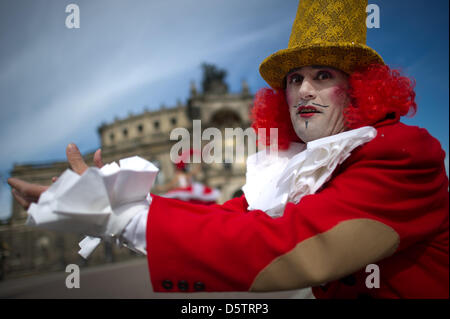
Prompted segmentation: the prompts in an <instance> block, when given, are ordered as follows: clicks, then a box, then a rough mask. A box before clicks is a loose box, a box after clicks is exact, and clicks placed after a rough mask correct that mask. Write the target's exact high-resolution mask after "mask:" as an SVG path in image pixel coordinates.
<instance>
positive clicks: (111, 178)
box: [27, 156, 158, 258]
mask: <svg viewBox="0 0 450 319" xmlns="http://www.w3.org/2000/svg"><path fill="white" fill-rule="evenodd" d="M119 163H120V166H119V165H117V163H115V162H114V163H111V164H107V165H105V166H103V167H102V168H101V169H98V168H95V167H90V168H88V169H87V170H86V171H85V172H84V173H83V175H81V176H80V175H78V174H76V173H74V172H73V171H72V170H70V169H67V170H66V171H65V172H64V173H63V174H62V175H61V176H60V177H59V178H58V180H57V181H56V182H55V183H54V184H52V185H51V186H50V187H49V188H48V189H47V190H46V191H45V192H44V193H42V194H41V196H40V198H39V201H38V202H37V204H34V203H33V204H31V206H30V208H29V209H28V219H27V225H31V226H38V227H41V228H46V229H50V230H57V231H64V232H75V233H81V234H85V235H88V237H86V238H85V239H83V240H82V241H81V242H80V243H79V245H80V247H81V250H80V251H79V254H80V255H82V256H83V257H84V258H87V257H88V256H89V255H90V254H91V253H92V252H93V251H94V249H95V248H96V247H97V246H98V245H99V244H100V241H101V238H104V239H111V238H117V237H118V236H119V235H120V234H121V232H122V231H123V229H124V228H125V226H126V225H127V224H128V222H129V221H130V220H131V218H132V217H133V216H135V215H136V214H138V213H139V212H142V211H143V210H147V211H148V207H149V205H150V202H151V197H150V196H148V193H149V191H150V189H151V187H152V186H153V183H154V181H155V178H156V175H157V174H158V168H157V167H156V166H154V165H153V164H152V163H150V162H149V161H146V160H145V159H143V158H141V157H138V156H133V157H129V158H125V159H122V160H120V162H119Z"/></svg>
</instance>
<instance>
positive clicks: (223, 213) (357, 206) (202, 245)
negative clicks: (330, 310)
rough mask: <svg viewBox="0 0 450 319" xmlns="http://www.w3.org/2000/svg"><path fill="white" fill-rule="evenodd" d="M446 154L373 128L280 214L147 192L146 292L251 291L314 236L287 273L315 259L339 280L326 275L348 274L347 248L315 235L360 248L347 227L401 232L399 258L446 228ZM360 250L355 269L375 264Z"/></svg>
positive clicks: (409, 133)
mask: <svg viewBox="0 0 450 319" xmlns="http://www.w3.org/2000/svg"><path fill="white" fill-rule="evenodd" d="M425 149H426V151H425ZM443 158H444V153H443V151H442V149H441V147H440V144H439V142H437V141H436V140H435V139H434V138H432V137H431V136H430V135H429V134H428V133H427V132H426V131H425V130H421V129H418V128H415V127H408V126H405V125H403V124H400V123H399V124H397V125H389V126H386V127H382V128H379V129H378V135H377V137H376V138H375V139H374V140H373V141H371V142H369V143H367V144H366V145H364V146H362V147H360V148H358V149H357V150H355V151H354V153H353V154H352V155H351V156H350V157H349V158H348V159H347V160H346V161H345V162H344V163H343V164H342V165H341V166H340V167H339V168H338V169H337V171H336V172H335V174H334V176H333V178H332V179H331V180H330V181H329V182H328V183H327V184H326V185H325V186H324V187H323V188H322V190H320V191H319V192H318V193H316V194H314V195H309V196H305V197H304V198H303V199H302V200H301V201H300V203H298V204H292V203H288V204H287V205H286V208H285V211H284V215H283V216H282V217H280V218H276V219H273V218H271V217H269V216H268V215H267V214H265V213H264V212H262V211H257V210H254V211H247V206H248V205H247V202H246V201H245V198H244V197H241V198H238V199H233V200H231V201H229V202H227V203H225V204H224V205H212V206H202V205H193V204H190V203H185V202H181V201H176V200H171V199H166V198H162V197H158V196H153V201H152V204H151V206H150V211H149V218H148V225H147V251H148V254H147V255H148V263H149V270H150V277H151V280H152V284H153V288H154V290H155V291H162V292H166V291H197V290H202V289H205V290H206V291H248V290H249V289H250V288H251V287H252V285H254V283H255V279H256V278H257V277H258V276H261V273H262V272H263V270H264V271H265V269H267V268H268V266H269V265H273V264H274V262H276V261H277V260H281V259H279V258H280V257H283V256H285V255H288V254H290V253H291V252H293V251H295V249H296V248H297V247H300V246H301V245H302V244H303V243H307V242H308V243H309V242H311V239H312V238H315V239H318V240H316V243H317V242H319V245H318V246H317V245H316V246H314V247H316V248H315V249H314V250H313V251H312V253H311V249H309V255H308V254H304V253H303V252H304V251H307V250H303V251H302V253H301V254H304V255H301V254H300V255H299V256H302V257H301V258H297V260H296V261H295V265H294V266H295V267H296V268H297V269H294V272H293V273H294V274H295V273H296V271H297V270H298V269H301V268H302V267H306V266H307V264H308V263H311V260H313V261H314V262H315V263H319V264H322V265H326V264H330V265H335V268H336V269H335V270H336V278H332V274H331V277H330V278H329V279H337V278H338V277H339V276H341V275H345V273H342V272H340V269H339V267H344V266H342V265H343V264H344V261H345V259H346V258H348V255H346V254H348V252H347V251H346V250H345V248H346V247H337V249H336V247H334V246H333V245H339V244H341V245H342V243H339V242H338V240H336V242H338V243H334V241H332V242H329V241H328V242H327V240H322V241H321V238H322V237H320V235H322V234H326V233H327V232H330V231H331V232H334V230H336V232H346V234H345V236H341V235H339V236H337V237H336V238H345V240H344V241H343V242H344V243H345V244H346V245H349V243H350V244H351V243H353V242H354V243H355V245H358V239H359V238H361V237H364V228H362V229H361V230H362V232H361V230H359V232H358V231H355V232H354V233H352V231H353V230H352V229H355V227H357V226H355V227H353V226H352V227H350V228H349V227H343V226H344V225H345V222H346V221H355V225H359V224H360V223H359V221H362V224H364V225H366V224H367V223H365V221H367V220H369V221H376V222H378V223H379V224H381V225H385V226H386V229H390V230H392V232H393V233H395V234H396V235H397V236H398V238H399V245H398V246H396V247H394V249H393V250H392V252H394V251H396V253H399V252H401V251H402V250H404V249H406V248H408V247H410V246H411V245H415V244H416V243H417V242H419V241H422V240H424V239H425V238H427V237H430V236H433V234H435V233H437V232H442V231H443V230H445V229H446V228H447V231H448V179H447V177H446V175H445V170H444V166H443ZM356 222H358V223H356ZM369 224H370V223H369ZM377 225H378V224H377ZM340 226H342V227H340ZM358 227H359V226H358ZM364 227H368V226H364ZM369 227H370V226H369ZM377 227H378V226H377ZM343 229H344V230H343ZM348 229H350V231H349V230H348ZM383 231H385V230H383ZM369 233H370V232H369ZM374 234H376V232H375V233H374ZM352 236H353V237H352ZM323 238H325V237H323ZM349 238H350V240H351V241H349ZM308 240H309V241H308ZM380 240H381V238H380ZM375 241H376V240H373V242H375ZM304 246H307V245H306V244H305V245H304ZM366 246H367V247H362V248H361V249H360V250H359V254H361V251H362V252H363V253H362V254H364V252H365V251H367V256H369V257H368V259H367V258H365V256H360V257H361V265H359V266H358V267H363V266H365V265H366V264H369V263H372V262H376V261H378V260H371V258H372V259H374V258H375V257H374V256H373V255H371V254H370V251H371V249H372V248H373V247H371V246H370V245H369V244H366ZM317 247H319V248H317ZM349 247H351V245H350V246H349ZM356 248H358V247H356ZM349 249H350V248H349ZM336 251H337V253H336ZM339 252H341V253H339ZM355 254H358V253H355ZM447 255H448V248H447ZM327 256H330V257H329V258H328V257H327ZM332 256H333V257H332ZM377 256H378V257H377V258H380V256H381V255H377ZM327 258H328V259H327ZM333 258H334V259H335V261H333V260H332V259H333ZM383 258H384V257H383ZM388 258H389V257H388ZM355 259H358V258H355ZM334 262H335V264H333V263H334ZM279 264H280V263H278V265H277V267H278V266H279ZM308 266H311V265H310V264H308ZM286 267H287V268H286V269H289V267H291V268H292V265H289V264H288V265H287V266H286ZM345 267H348V265H346V266H345ZM345 267H344V268H345ZM352 267H355V266H354V265H353V266H352ZM328 268H330V267H328ZM331 268H333V267H331ZM331 268H330V269H331ZM279 269H283V268H279ZM349 269H351V268H348V269H347V268H346V270H345V271H349ZM352 270H353V271H356V270H358V269H352ZM304 273H305V272H303V274H304ZM299 276H301V275H299ZM295 280H296V279H295V278H294V280H293V281H294V282H295ZM447 280H448V278H447ZM300 281H301V280H300ZM180 283H182V285H180ZM269 286H270V285H269ZM290 288H302V287H301V285H300V286H296V287H290ZM275 289H276V288H275ZM281 289H282V288H281Z"/></svg>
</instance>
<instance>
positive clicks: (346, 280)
mask: <svg viewBox="0 0 450 319" xmlns="http://www.w3.org/2000/svg"><path fill="white" fill-rule="evenodd" d="M339 281H340V282H342V283H343V284H344V285H346V286H354V285H356V278H355V276H353V275H350V276H347V277H344V278H342V279H341V280H339Z"/></svg>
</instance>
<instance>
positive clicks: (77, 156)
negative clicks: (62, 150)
mask: <svg viewBox="0 0 450 319" xmlns="http://www.w3.org/2000/svg"><path fill="white" fill-rule="evenodd" d="M66 156H67V160H68V161H69V164H70V167H72V170H73V171H74V172H75V173H77V174H79V175H82V174H83V173H84V171H85V170H87V169H88V166H87V165H86V163H85V162H84V159H83V157H82V156H81V153H80V151H79V150H78V147H77V146H76V145H75V144H69V145H68V146H67V148H66Z"/></svg>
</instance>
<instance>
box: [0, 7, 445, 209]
mask: <svg viewBox="0 0 450 319" xmlns="http://www.w3.org/2000/svg"><path fill="white" fill-rule="evenodd" d="M69 3H76V4H77V5H78V6H79V8H80V18H81V19H80V28H79V29H67V28H66V26H65V20H66V17H67V15H68V14H67V13H66V12H65V8H66V6H67V5H68V4H69ZM369 3H371V4H372V3H373V4H377V5H378V6H379V8H380V18H381V24H380V28H379V29H368V32H367V43H368V45H369V46H371V47H373V48H375V49H376V50H377V51H378V52H379V53H380V54H381V56H382V57H383V58H384V60H385V62H386V63H387V64H389V65H390V66H392V67H395V68H400V69H401V70H403V71H404V73H405V74H406V75H408V76H411V77H413V78H414V79H415V80H416V83H417V84H416V93H417V99H416V100H417V103H418V112H417V115H416V116H415V117H414V118H412V119H404V120H403V122H405V123H407V124H411V125H418V126H420V127H424V128H426V129H427V130H428V131H429V132H430V133H431V134H432V135H433V136H435V137H436V138H437V139H439V141H440V142H441V144H442V147H443V148H444V150H445V151H446V153H448V150H449V137H448V135H449V134H448V133H449V120H448V117H449V114H448V113H449V94H448V87H449V83H448V82H449V76H448V72H449V52H448V50H449V46H448V39H449V35H448V23H449V22H448V21H449V18H448V11H449V10H448V6H449V2H448V1H447V0H427V1H418V0H416V1H411V0H410V1H406V0H395V1H392V0H377V1H375V0H374V1H369ZM297 4H298V1H297V0H282V1H280V0H246V1H242V0H227V1H219V0H191V1H188V0H147V1H144V0H132V1H120V0H95V1H92V0H90V1H88V0H76V1H75V0H73V1H62V0H58V1H57V0H40V1H32V0H20V1H16V0H2V1H1V2H0V124H1V125H0V147H1V150H2V156H1V157H0V174H1V177H2V183H1V185H0V218H5V217H7V216H9V213H10V202H11V198H10V195H9V187H8V186H7V184H6V178H7V177H8V176H9V172H10V171H11V169H12V167H13V165H14V163H21V164H22V163H41V162H46V161H53V160H64V159H65V147H66V145H67V144H68V143H70V142H75V143H77V144H78V145H79V147H80V149H81V151H82V152H83V153H85V152H89V151H93V150H95V149H96V148H98V147H99V146H100V140H99V137H98V134H97V128H98V127H99V126H100V125H101V123H103V122H112V121H113V120H114V118H115V117H119V118H123V117H126V116H127V115H128V114H129V113H130V112H132V113H135V114H136V113H140V112H142V111H143V110H144V108H145V107H146V108H148V109H150V110H152V109H157V108H159V107H160V105H161V104H165V105H167V106H171V105H175V104H176V102H177V100H181V101H185V100H186V98H187V97H188V94H189V84H190V81H191V80H194V81H196V83H197V85H199V84H200V79H201V69H200V64H201V63H202V62H208V63H215V64H217V65H218V66H219V67H221V68H225V69H226V70H227V71H228V77H227V81H228V84H229V87H230V89H231V91H234V92H237V91H239V90H240V87H241V81H242V80H243V79H245V80H247V82H248V83H249V86H250V89H251V91H252V92H255V91H256V90H257V89H259V88H261V87H263V86H265V85H266V84H265V82H264V80H263V79H262V78H261V76H260V75H259V72H258V66H259V63H260V62H261V61H262V60H263V59H264V58H265V57H267V56H268V55H270V54H272V53H274V52H276V51H277V50H279V49H283V48H286V47H287V42H288V39H289V34H290V30H291V26H292V22H293V20H294V18H295V13H296V10H297ZM446 165H447V168H448V157H447V159H446Z"/></svg>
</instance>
